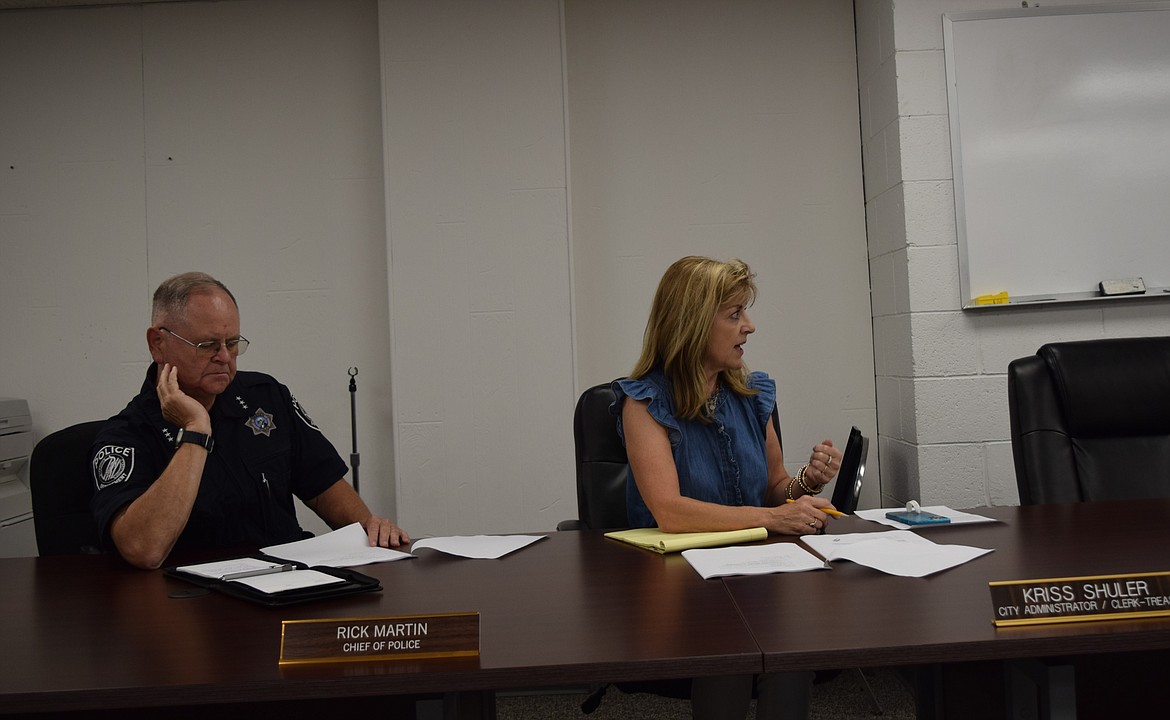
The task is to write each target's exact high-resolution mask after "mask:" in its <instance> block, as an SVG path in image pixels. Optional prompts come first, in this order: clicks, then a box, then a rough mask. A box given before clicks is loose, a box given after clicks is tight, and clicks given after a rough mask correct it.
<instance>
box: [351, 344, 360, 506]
mask: <svg viewBox="0 0 1170 720" xmlns="http://www.w3.org/2000/svg"><path fill="white" fill-rule="evenodd" d="M357 374H358V369H357V368H356V367H351V368H350V369H349V427H350V433H351V435H352V436H353V452H351V453H350V454H349V467H350V469H352V470H353V489H354V492H357V493H360V492H361V489H360V487H359V486H358V465H360V464H361V459H362V456H361V453H359V452H358V445H357Z"/></svg>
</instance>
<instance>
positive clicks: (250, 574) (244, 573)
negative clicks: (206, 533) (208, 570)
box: [220, 564, 297, 580]
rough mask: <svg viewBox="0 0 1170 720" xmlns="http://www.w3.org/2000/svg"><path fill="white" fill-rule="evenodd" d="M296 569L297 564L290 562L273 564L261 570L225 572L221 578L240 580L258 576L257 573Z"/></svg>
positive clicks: (271, 573) (266, 573)
mask: <svg viewBox="0 0 1170 720" xmlns="http://www.w3.org/2000/svg"><path fill="white" fill-rule="evenodd" d="M296 569H297V568H296V566H295V565H290V564H284V565H273V566H272V567H266V568H260V569H259V570H241V571H240V572H231V573H224V574H223V576H222V577H221V578H220V580H239V579H240V578H248V577H256V576H257V575H274V574H276V573H282V572H288V571H289V570H296Z"/></svg>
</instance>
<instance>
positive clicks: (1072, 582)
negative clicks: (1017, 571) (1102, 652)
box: [988, 572, 1170, 627]
mask: <svg viewBox="0 0 1170 720" xmlns="http://www.w3.org/2000/svg"><path fill="white" fill-rule="evenodd" d="M988 586H989V587H990V589H991V602H992V605H993V606H994V608H995V624H996V626H998V627H1004V626H1010V625H1034V624H1039V623H1055V622H1085V621H1089V620H1120V619H1127V620H1132V619H1134V618H1147V617H1165V616H1170V572H1154V573H1129V574H1124V575H1097V576H1086V577H1067V578H1048V579H1043V580H1004V581H995V582H990V583H988Z"/></svg>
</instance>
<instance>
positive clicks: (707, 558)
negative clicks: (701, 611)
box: [682, 543, 829, 580]
mask: <svg viewBox="0 0 1170 720" xmlns="http://www.w3.org/2000/svg"><path fill="white" fill-rule="evenodd" d="M682 556H683V557H684V558H686V559H687V562H688V563H690V564H691V567H693V568H694V569H695V572H697V573H699V574H700V575H702V576H703V579H704V580H710V579H711V578H713V577H723V576H726V575H765V574H768V573H777V572H801V571H804V570H826V569H828V567H829V566H828V564H827V563H825V561H824V560H821V559H820V558H819V557H817V556H816V555H813V554H812V553H810V552H809V551H808V550H805V549H804V548H802V547H800V546H799V545H797V544H796V543H774V544H772V545H755V546H752V547H729V548H717V549H708V550H686V551H684V552H683V554H682Z"/></svg>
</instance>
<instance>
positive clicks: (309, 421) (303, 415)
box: [289, 395, 321, 432]
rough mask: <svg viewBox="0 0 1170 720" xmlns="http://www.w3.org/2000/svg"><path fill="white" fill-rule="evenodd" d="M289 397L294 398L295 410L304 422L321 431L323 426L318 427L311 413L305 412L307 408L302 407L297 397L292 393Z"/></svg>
mask: <svg viewBox="0 0 1170 720" xmlns="http://www.w3.org/2000/svg"><path fill="white" fill-rule="evenodd" d="M289 397H290V398H292V405H293V410H296V412H297V417H299V418H300V419H301V420H302V421H304V423H305V424H306V425H308V426H309V427H311V428H313V429H314V430H316V431H317V432H321V428H319V427H317V426H316V425H315V424H314V423H313V418H311V417H309V413H307V412H305V409H304V408H303V407H301V404H300V403H299V402H297V399H296V397H294V396H292V395H290V396H289Z"/></svg>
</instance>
